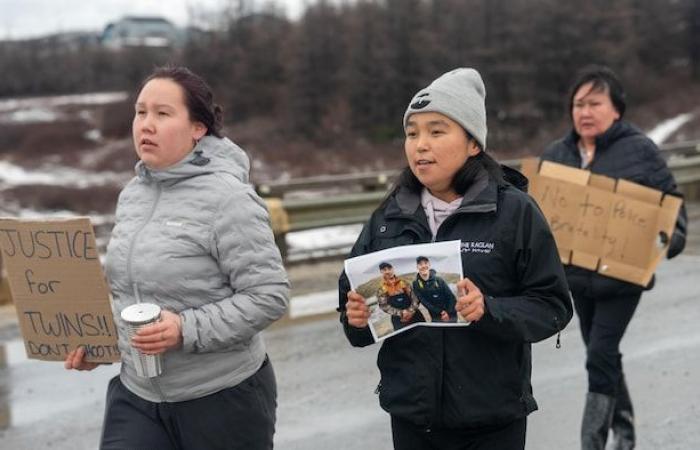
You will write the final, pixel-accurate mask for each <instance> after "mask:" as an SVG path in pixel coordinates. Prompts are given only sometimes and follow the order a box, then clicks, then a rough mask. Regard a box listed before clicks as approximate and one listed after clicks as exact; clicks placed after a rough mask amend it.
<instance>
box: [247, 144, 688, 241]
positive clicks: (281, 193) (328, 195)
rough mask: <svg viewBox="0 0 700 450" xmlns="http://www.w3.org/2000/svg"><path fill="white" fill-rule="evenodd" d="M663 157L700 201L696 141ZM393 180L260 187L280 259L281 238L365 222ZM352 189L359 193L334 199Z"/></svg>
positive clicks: (319, 180) (343, 178)
mask: <svg viewBox="0 0 700 450" xmlns="http://www.w3.org/2000/svg"><path fill="white" fill-rule="evenodd" d="M662 151H664V152H665V155H664V156H666V158H667V159H668V165H669V168H670V169H671V171H672V172H673V174H674V177H675V178H676V181H677V183H678V184H679V186H680V188H681V190H682V192H683V193H684V194H685V195H686V198H687V199H692V200H695V199H698V198H700V141H697V142H696V141H693V142H684V143H678V144H670V145H665V146H663V147H662ZM501 163H502V164H505V165H508V166H510V167H513V168H515V169H518V168H520V160H508V161H501ZM397 174H398V171H386V172H374V173H364V174H358V175H339V176H320V177H313V178H306V179H297V180H291V181H289V182H286V183H274V184H273V183H270V184H267V185H264V186H267V187H264V188H262V186H259V188H258V189H259V191H262V192H270V193H275V194H276V196H277V197H279V198H276V199H268V207H270V209H271V215H272V216H274V217H276V218H277V219H276V220H273V230H274V231H275V235H276V236H277V242H278V245H280V248H281V249H282V251H283V253H286V243H285V240H284V236H285V235H286V233H288V232H292V231H301V230H309V229H313V228H321V227H329V226H335V225H350V224H357V223H363V222H365V221H366V220H367V219H368V218H369V216H370V214H371V213H372V212H373V211H374V209H375V208H376V207H377V206H378V205H379V204H380V202H381V201H382V199H384V197H385V196H386V195H387V190H388V188H389V187H390V186H391V183H392V181H393V179H394V177H395V176H396V175H397ZM261 188H262V189H261ZM351 189H355V190H359V191H361V192H355V193H350V194H346V193H338V192H347V191H348V190H351ZM310 190H317V191H321V192H322V194H321V195H318V196H316V197H313V196H312V197H306V198H304V197H300V198H294V197H293V196H292V195H289V194H291V193H293V192H298V191H310ZM367 191H369V192H367ZM285 196H287V197H288V198H285ZM280 217H281V218H282V219H280Z"/></svg>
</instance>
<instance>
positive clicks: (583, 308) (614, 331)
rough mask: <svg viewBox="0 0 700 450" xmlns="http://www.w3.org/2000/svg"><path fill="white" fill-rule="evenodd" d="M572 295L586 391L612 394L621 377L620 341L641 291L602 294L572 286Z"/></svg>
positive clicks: (615, 390)
mask: <svg viewBox="0 0 700 450" xmlns="http://www.w3.org/2000/svg"><path fill="white" fill-rule="evenodd" d="M572 294H573V297H574V307H575V308H576V314H578V317H579V322H580V324H581V335H582V336H583V342H584V343H585V344H586V370H587V371H588V391H589V392H597V393H599V394H605V395H609V396H613V397H615V396H616V395H617V389H618V386H619V385H620V380H621V379H622V377H623V371H622V354H621V353H620V341H621V340H622V336H623V335H624V334H625V330H626V329H627V325H628V324H629V323H630V320H632V316H633V315H634V311H635V310H636V309H637V305H638V304H639V299H640V298H641V293H639V292H633V293H630V294H627V295H621V296H605V297H602V296H600V295H596V294H595V293H594V292H593V291H592V290H591V289H590V288H580V287H578V288H577V289H575V290H574V288H573V286H572Z"/></svg>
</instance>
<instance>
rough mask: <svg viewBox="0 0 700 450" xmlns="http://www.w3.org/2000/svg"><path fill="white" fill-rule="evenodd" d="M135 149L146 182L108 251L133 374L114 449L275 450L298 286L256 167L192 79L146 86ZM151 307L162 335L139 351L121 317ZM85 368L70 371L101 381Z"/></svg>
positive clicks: (111, 397) (109, 423)
mask: <svg viewBox="0 0 700 450" xmlns="http://www.w3.org/2000/svg"><path fill="white" fill-rule="evenodd" d="M133 138H134V145H135V147H136V153H137V154H138V156H139V158H140V161H139V163H138V164H137V165H136V172H137V176H136V177H135V178H134V179H133V180H132V181H131V182H130V183H129V184H128V185H127V186H126V187H125V188H124V190H123V191H122V192H121V194H120V197H119V203H118V205H117V213H116V223H115V226H114V229H113V231H112V237H111V240H110V242H109V247H108V249H107V262H106V268H107V275H108V278H109V281H110V286H111V290H112V295H113V298H114V309H115V313H116V316H117V322H118V323H119V324H120V329H119V347H120V351H121V354H122V367H121V374H120V376H118V377H115V378H114V379H113V380H112V381H111V382H110V384H109V388H108V392H107V404H106V414H105V419H104V428H103V433H102V442H101V445H100V448H102V449H137V448H139V449H146V448H149V449H180V448H191V449H198V448H201V449H204V448H206V449H240V450H249V449H271V448H272V443H273V434H274V428H275V409H276V384H275V376H274V373H273V370H272V365H271V363H270V362H269V360H268V358H267V355H266V352H265V345H264V343H263V341H262V337H261V335H260V332H261V331H262V330H263V329H264V328H265V327H267V326H268V325H270V324H271V323H272V322H273V321H275V320H276V319H278V318H280V317H281V316H282V315H283V314H284V312H285V310H286V308H287V296H288V290H289V286H288V282H287V277H286V274H285V271H284V268H283V266H282V261H281V257H280V254H279V251H278V249H277V247H276V245H275V242H274V238H273V235H272V230H271V229H270V225H269V219H268V213H267V211H266V209H265V205H264V203H263V201H262V200H261V199H260V198H259V197H258V196H257V195H256V193H255V191H254V190H253V188H252V187H251V186H250V185H249V184H248V170H249V162H248V158H247V156H246V155H245V153H244V152H243V151H242V150H241V149H240V148H239V147H238V146H236V144H234V143H233V142H231V141H230V140H228V139H226V138H224V137H222V136H221V110H220V108H219V107H218V106H217V105H215V104H214V103H213V99H212V93H211V91H210V89H209V87H208V86H207V85H206V83H205V82H204V81H203V80H202V79H201V78H200V77H199V76H197V75H195V74H193V73H192V72H190V71H189V70H187V69H186V68H183V67H164V68H159V69H156V70H155V71H154V72H153V74H152V75H151V76H150V77H149V78H147V79H146V81H145V82H144V83H143V85H142V86H141V89H140V90H139V92H138V98H137V100H136V104H135V114H134V122H133ZM141 302H146V303H149V304H155V305H151V306H154V308H155V309H156V311H157V307H160V310H161V311H162V312H161V314H160V321H159V322H157V323H155V324H152V325H148V326H145V327H143V328H140V329H139V331H138V332H137V334H136V336H135V337H133V339H129V338H128V336H129V330H128V329H127V326H126V325H125V323H124V322H123V321H121V320H120V314H121V313H122V312H123V311H124V310H125V309H126V308H127V307H129V306H131V305H134V304H135V303H140V304H142V305H143V303H141ZM144 308H145V307H144ZM121 317H124V315H123V314H122V315H121ZM132 346H133V347H135V348H136V349H138V350H139V351H140V352H142V353H145V354H148V355H161V358H162V373H161V374H159V375H156V376H150V377H145V376H140V375H142V374H140V368H141V365H140V364H141V363H140V361H141V358H140V357H137V355H134V354H133V352H131V347H132ZM83 356H84V353H83V350H82V349H78V350H76V351H74V352H72V353H71V354H70V355H69V356H68V358H67V359H66V363H65V365H66V368H68V369H78V370H91V369H94V367H95V365H94V364H90V363H88V362H85V361H84V360H83ZM144 359H145V358H144ZM148 375H153V374H148Z"/></svg>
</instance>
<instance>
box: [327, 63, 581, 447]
mask: <svg viewBox="0 0 700 450" xmlns="http://www.w3.org/2000/svg"><path fill="white" fill-rule="evenodd" d="M485 96H486V90H485V87H484V83H483V81H482V80H481V76H480V75H479V73H478V72H477V71H476V70H474V69H465V68H461V69H456V70H453V71H451V72H448V73H446V74H444V75H442V76H441V77H439V78H438V79H436V80H435V81H433V83H432V84H430V85H429V86H428V87H426V88H425V89H423V90H421V91H420V92H418V93H417V94H416V96H415V97H414V98H413V100H411V102H410V103H409V105H408V108H407V109H406V113H405V115H404V121H403V124H404V130H405V134H406V139H405V143H404V149H405V155H406V159H407V162H408V167H407V168H406V169H405V170H404V171H403V173H402V175H401V176H400V178H399V180H398V181H397V183H396V187H395V188H394V190H393V191H392V192H391V193H390V194H389V196H388V197H387V199H386V200H385V201H384V202H383V204H382V205H381V206H380V207H379V208H378V209H377V210H376V211H375V212H374V213H373V214H372V217H371V218H370V220H369V222H368V223H367V225H366V226H365V227H364V229H363V231H362V233H361V234H360V237H359V238H358V240H357V242H356V243H355V246H354V247H353V250H352V253H351V256H358V255H363V254H367V253H370V252H375V251H378V250H382V249H386V248H391V247H397V246H401V245H408V244H418V243H427V242H432V241H450V240H455V239H459V240H461V242H462V244H461V249H462V252H461V260H462V261H461V262H462V268H463V273H464V275H465V278H464V279H463V280H461V281H460V282H459V283H458V289H459V291H460V295H459V298H458V299H457V304H456V307H455V309H456V311H457V314H459V315H460V316H461V317H462V318H463V319H465V320H466V321H470V322H471V325H469V326H459V327H447V326H443V327H422V326H417V327H415V328H412V329H410V330H406V331H405V332H402V333H400V334H397V335H395V336H392V337H389V338H387V339H386V340H385V341H384V342H383V344H382V347H381V349H380V351H379V357H378V360H377V365H378V366H379V370H380V372H381V381H380V384H379V386H378V387H377V392H378V393H379V402H380V404H381V406H382V408H384V409H385V410H386V411H387V412H389V414H391V424H392V434H393V440H394V447H395V448H396V449H426V450H427V449H447V448H449V449H466V448H479V449H484V450H485V449H494V450H495V449H499V450H500V449H508V450H517V449H522V448H524V447H525V431H526V421H527V415H528V414H529V413H531V412H532V411H534V410H535V409H537V404H536V403H535V399H534V398H533V396H532V388H531V385H530V369H531V367H530V366H531V358H530V344H531V343H532V342H537V341H540V340H542V339H546V338H547V337H549V336H552V335H554V334H556V333H557V332H558V331H560V330H561V329H562V328H563V327H564V326H565V325H566V324H567V323H568V321H569V320H570V319H571V316H572V314H573V310H572V306H571V300H570V298H569V293H568V288H567V286H566V281H565V279H564V273H563V270H562V267H561V263H560V261H559V255H558V253H557V249H556V245H555V242H554V238H553V237H552V234H551V232H550V230H549V227H548V226H547V222H546V220H545V218H544V217H543V216H542V214H541V212H540V211H539V209H538V208H537V206H536V204H535V203H534V201H533V200H532V199H531V198H530V197H529V196H528V195H527V194H525V193H524V192H522V191H521V190H520V189H519V187H522V183H523V182H525V181H526V180H525V178H524V177H523V176H522V175H520V174H519V173H517V172H515V171H514V170H512V169H505V168H504V169H503V170H505V176H504V171H503V170H502V168H501V167H500V166H499V165H498V164H497V163H496V161H494V160H493V159H492V158H491V156H489V155H488V154H487V153H485V149H486V108H485ZM516 186H518V187H516ZM476 242H479V243H486V246H485V248H486V249H487V251H482V252H474V251H472V250H473V247H474V245H473V244H474V243H476ZM339 288H340V289H339V291H340V304H339V311H340V312H341V316H340V320H341V322H342V324H343V328H344V331H345V334H346V336H347V338H348V340H349V341H350V343H351V344H352V345H354V346H358V347H362V346H366V345H369V344H372V343H373V342H374V340H373V338H372V335H371V331H370V329H369V327H368V319H369V309H368V307H367V304H366V302H365V299H364V298H363V297H362V296H361V295H360V294H358V293H357V292H355V291H350V284H349V282H348V279H347V276H346V275H345V274H343V275H341V277H340V286H339ZM433 324H435V322H433Z"/></svg>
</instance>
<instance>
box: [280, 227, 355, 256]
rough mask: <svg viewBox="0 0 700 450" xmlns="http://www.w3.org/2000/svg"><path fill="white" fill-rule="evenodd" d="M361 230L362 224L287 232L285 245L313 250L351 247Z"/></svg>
mask: <svg viewBox="0 0 700 450" xmlns="http://www.w3.org/2000/svg"><path fill="white" fill-rule="evenodd" d="M361 231H362V224H356V225H340V226H335V227H326V228H317V229H314V230H305V231H295V232H293V233H289V234H287V246H289V248H290V250H291V249H294V250H313V249H317V248H320V247H323V248H328V247H335V248H340V247H343V246H347V247H352V245H353V244H354V243H355V241H356V240H357V237H358V236H359V235H360V232H361Z"/></svg>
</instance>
